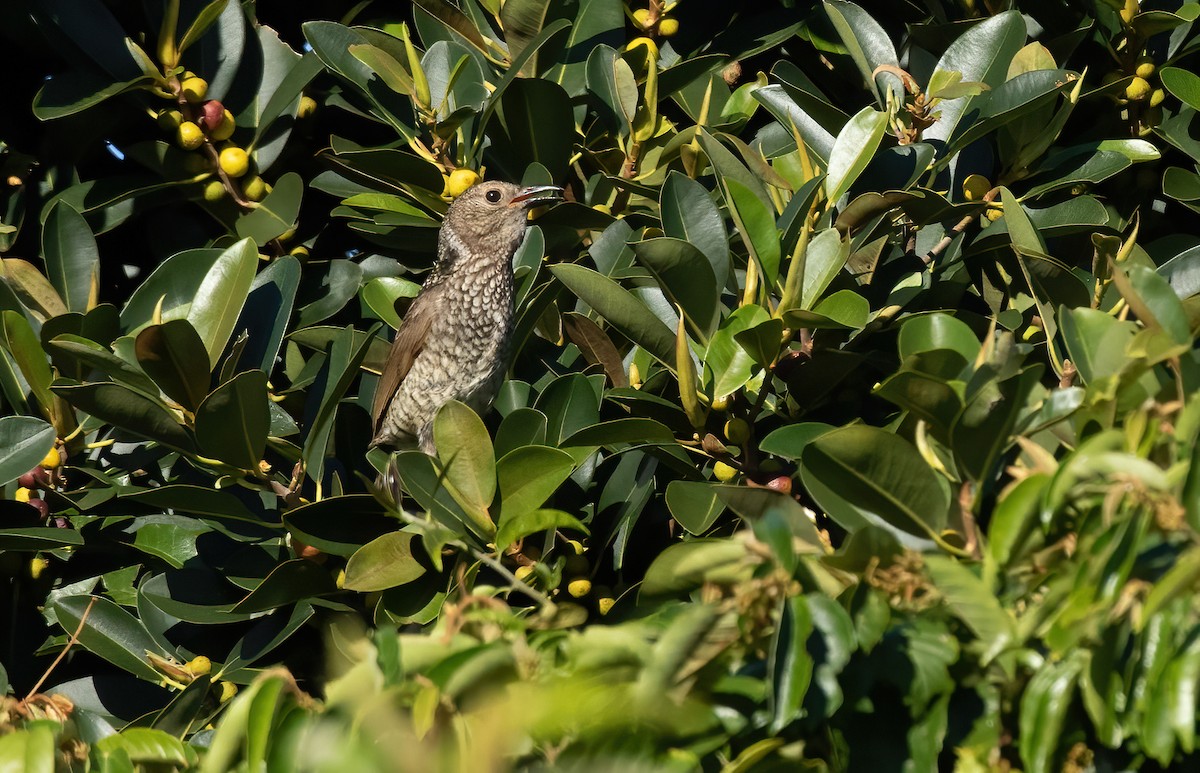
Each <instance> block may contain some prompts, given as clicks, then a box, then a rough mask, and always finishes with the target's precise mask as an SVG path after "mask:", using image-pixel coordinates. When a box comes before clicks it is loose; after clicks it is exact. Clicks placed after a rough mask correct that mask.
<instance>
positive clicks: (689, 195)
mask: <svg viewBox="0 0 1200 773" xmlns="http://www.w3.org/2000/svg"><path fill="white" fill-rule="evenodd" d="M659 213H660V216H661V217H662V226H663V231H664V232H665V233H666V235H667V236H671V237H674V238H676V239H683V240H684V241H686V242H690V243H691V244H692V245H693V246H694V247H696V249H698V250H700V252H702V253H703V254H704V257H705V258H707V259H708V263H709V265H710V266H712V273H713V279H714V281H715V282H716V286H717V287H718V288H723V287H725V284H726V283H727V282H728V281H729V269H730V266H729V235H728V234H727V233H726V232H725V222H724V220H723V219H722V218H721V213H720V211H719V210H718V209H717V205H716V203H715V202H714V201H713V200H712V196H711V195H710V194H709V192H708V190H707V189H705V187H704V186H703V185H701V184H700V183H698V182H696V181H695V180H692V179H691V178H689V177H686V176H684V175H682V174H680V173H679V172H676V171H674V170H672V171H671V172H669V173H668V174H667V181H666V183H664V184H663V189H662V195H661V198H660V199H659Z"/></svg>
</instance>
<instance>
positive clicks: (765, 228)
mask: <svg viewBox="0 0 1200 773" xmlns="http://www.w3.org/2000/svg"><path fill="white" fill-rule="evenodd" d="M722 184H723V185H724V186H725V190H726V191H727V192H728V194H729V197H728V199H727V202H726V203H727V204H728V205H729V214H730V215H732V216H733V222H734V223H735V224H736V225H737V228H738V232H739V233H740V234H741V235H742V240H743V241H744V242H745V244H746V249H747V250H748V251H749V253H750V256H751V257H752V258H753V259H754V260H756V261H758V264H759V266H760V268H761V269H762V276H763V285H764V286H766V287H768V288H773V287H774V286H775V283H776V282H777V281H778V279H779V256H780V253H779V231H778V230H777V229H776V227H775V215H774V213H773V212H772V210H771V209H770V208H769V207H768V206H766V205H765V204H763V203H762V200H761V199H759V198H758V196H757V195H756V194H755V193H754V191H752V190H750V189H749V188H747V187H746V186H745V185H742V184H741V183H740V182H738V181H737V180H735V179H732V178H730V179H726V180H722Z"/></svg>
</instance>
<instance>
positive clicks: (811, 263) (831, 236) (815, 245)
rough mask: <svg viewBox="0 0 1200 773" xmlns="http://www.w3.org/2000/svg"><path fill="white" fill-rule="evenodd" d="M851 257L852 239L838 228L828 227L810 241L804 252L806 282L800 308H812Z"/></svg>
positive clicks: (801, 295)
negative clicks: (845, 236) (839, 231)
mask: <svg viewBox="0 0 1200 773" xmlns="http://www.w3.org/2000/svg"><path fill="white" fill-rule="evenodd" d="M849 257H850V240H849V239H846V238H844V237H843V236H842V234H840V233H838V230H837V229H836V228H827V229H825V230H823V231H821V232H819V233H817V234H816V235H815V236H813V238H812V241H810V242H809V243H808V250H807V251H806V252H805V254H804V284H803V290H802V291H801V294H800V308H802V309H811V308H812V307H813V306H814V305H815V304H816V302H817V299H818V298H820V297H821V295H822V294H823V293H824V292H825V290H826V289H828V288H829V285H830V284H831V283H832V282H833V280H834V279H835V278H836V277H837V275H838V274H839V273H841V271H842V269H843V268H845V266H846V260H847V259H848V258H849Z"/></svg>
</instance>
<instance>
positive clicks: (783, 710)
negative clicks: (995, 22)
mask: <svg viewBox="0 0 1200 773" xmlns="http://www.w3.org/2000/svg"><path fill="white" fill-rule="evenodd" d="M847 5H848V3H847ZM812 632H813V621H812V614H811V613H810V612H809V607H808V600H807V599H806V598H805V597H804V596H793V597H791V598H789V599H786V600H784V601H783V603H782V604H781V605H780V615H779V624H778V626H777V627H776V629H775V633H774V635H773V636H772V637H771V650H770V652H769V653H768V655H767V676H768V680H769V681H768V684H769V686H770V689H769V692H768V693H767V699H768V704H767V705H768V708H769V710H770V712H771V732H772V733H778V732H780V731H781V730H782V729H783V728H784V727H786V726H788V725H789V724H791V722H792V721H793V720H795V719H797V718H798V717H799V716H800V714H801V709H802V708H803V706H804V696H805V694H807V692H808V686H809V683H810V682H811V680H812V675H813V659H812V656H811V655H809V654H808V639H809V636H810V635H811V634H812Z"/></svg>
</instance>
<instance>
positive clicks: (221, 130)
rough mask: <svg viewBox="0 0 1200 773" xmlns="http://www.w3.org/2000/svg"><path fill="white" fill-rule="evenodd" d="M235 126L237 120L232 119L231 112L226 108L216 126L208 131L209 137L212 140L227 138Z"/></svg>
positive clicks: (230, 135) (231, 134)
mask: <svg viewBox="0 0 1200 773" xmlns="http://www.w3.org/2000/svg"><path fill="white" fill-rule="evenodd" d="M236 128H237V121H235V120H233V113H231V112H229V111H228V110H226V111H225V112H224V114H223V117H222V118H221V122H220V123H219V124H217V128H215V129H213V130H212V131H211V132H209V135H208V136H209V137H212V138H213V139H214V140H217V141H220V140H227V139H229V138H230V137H232V136H233V130H234V129H236Z"/></svg>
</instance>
